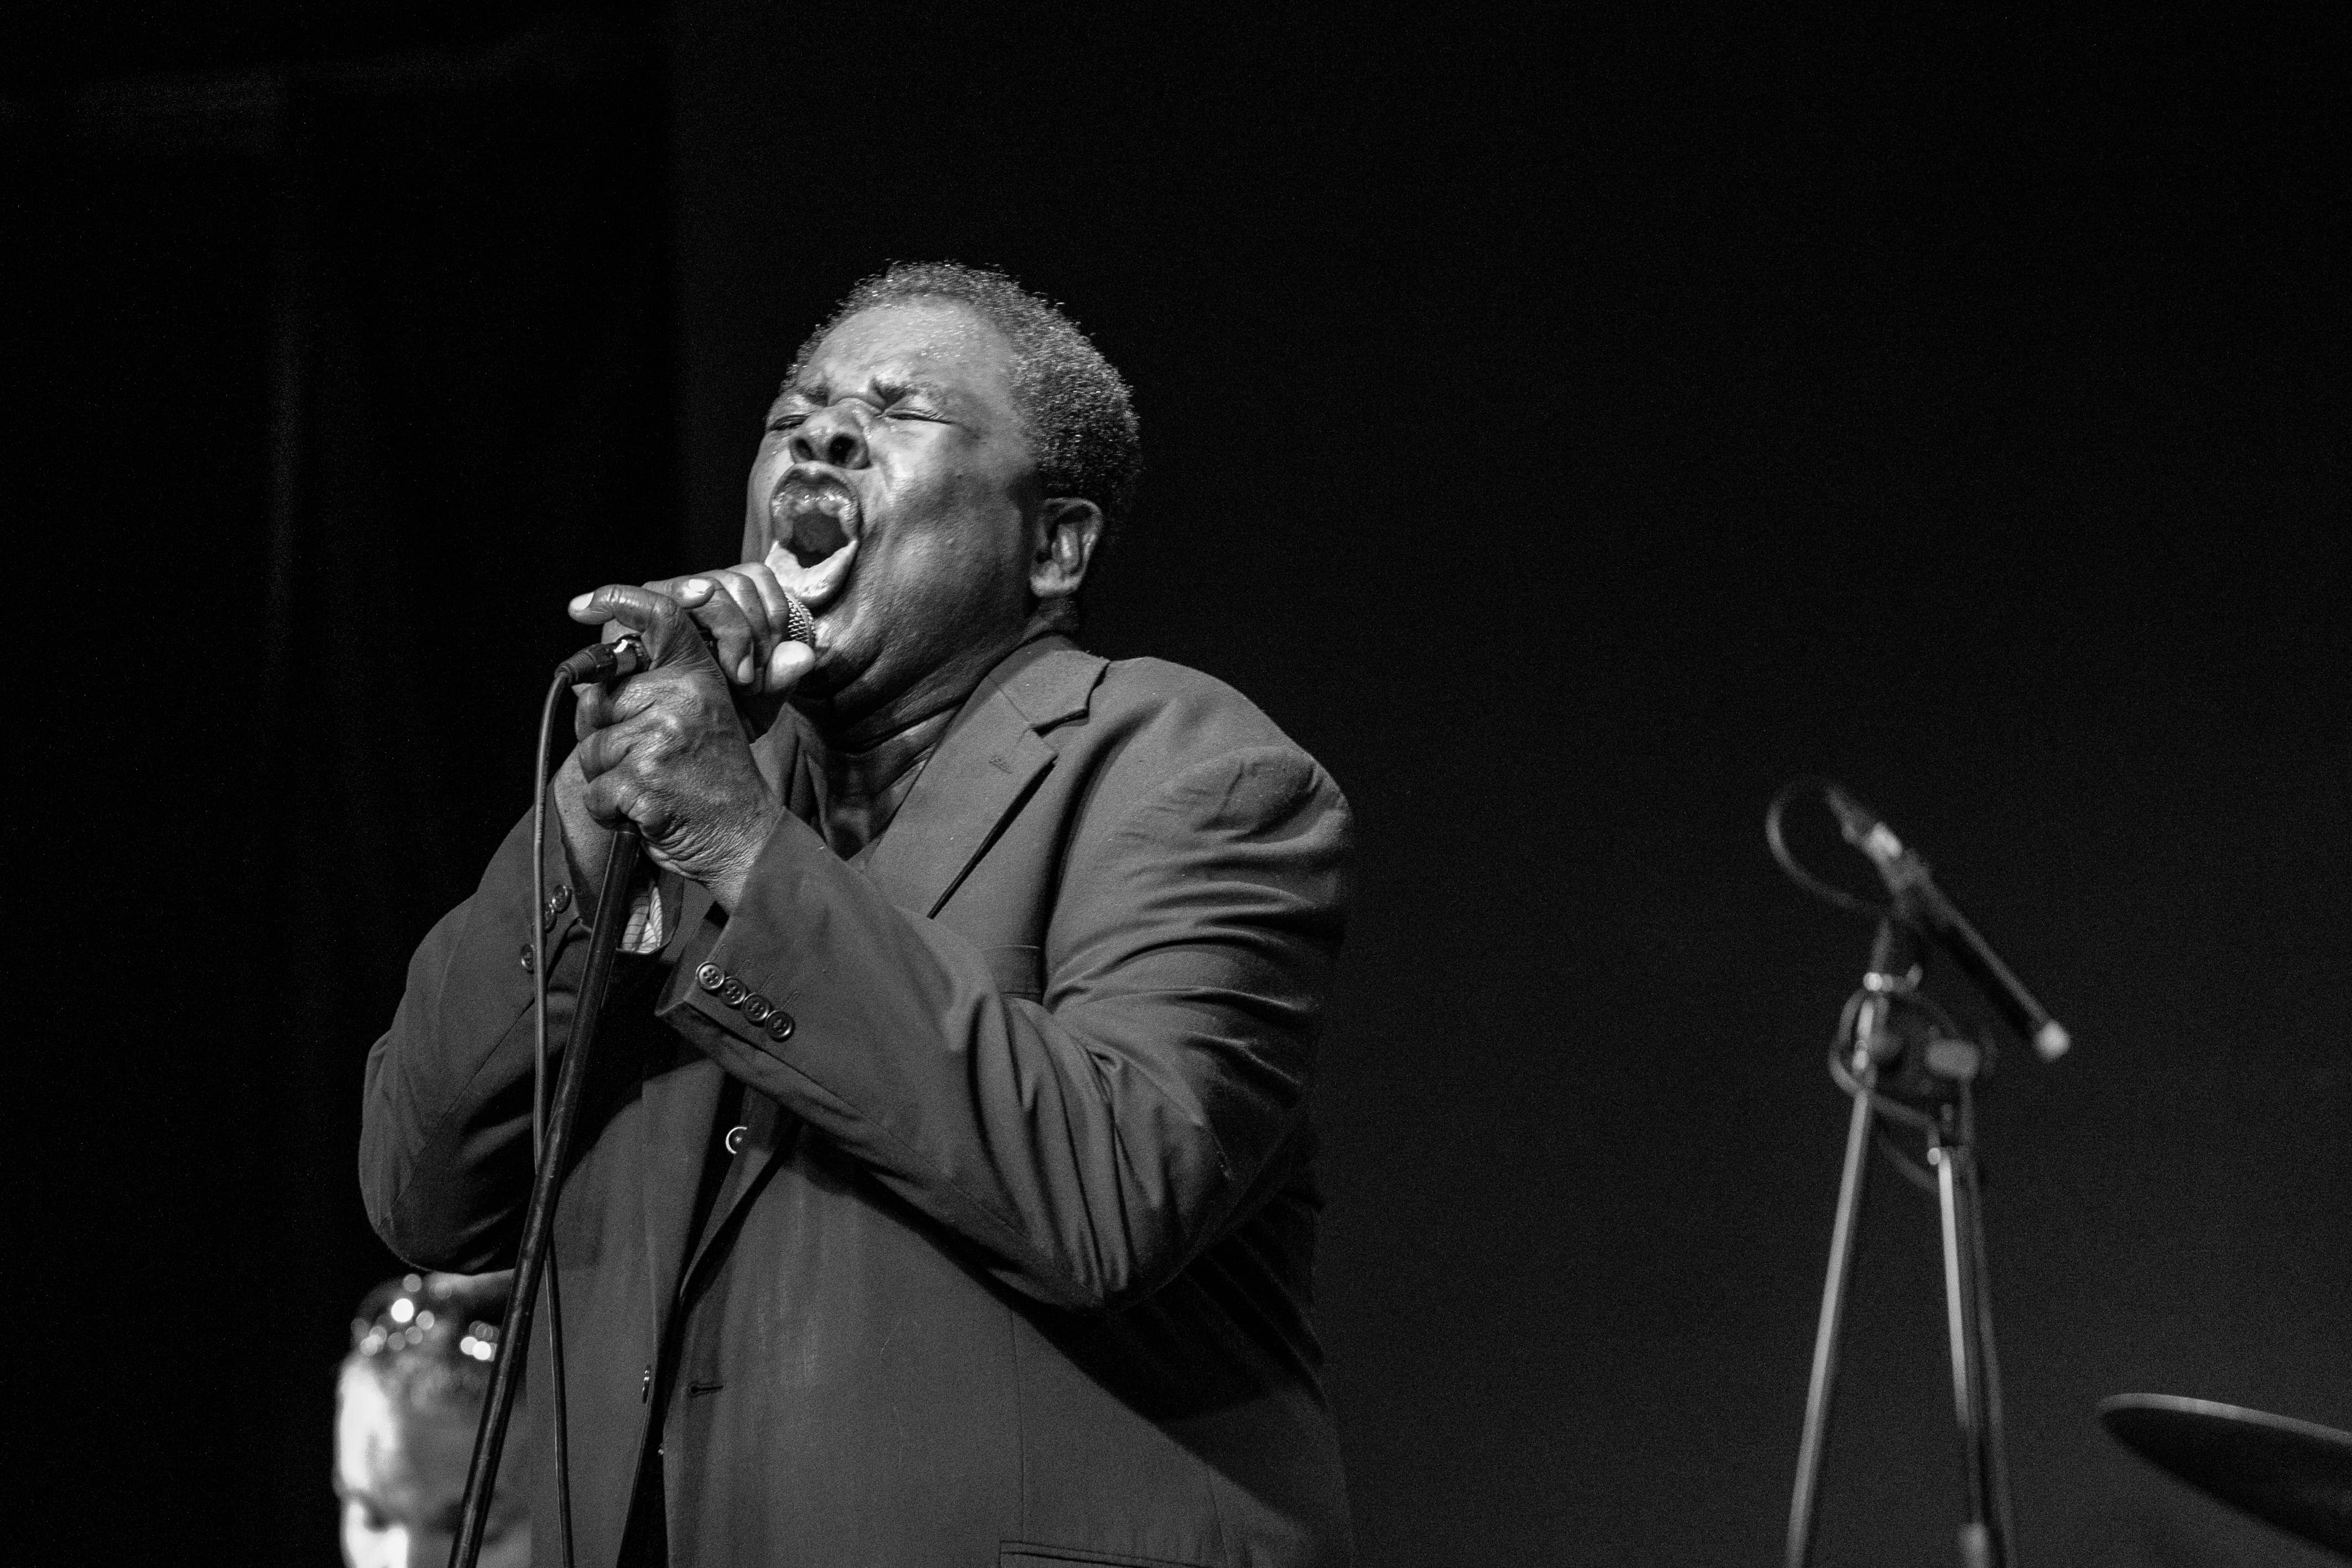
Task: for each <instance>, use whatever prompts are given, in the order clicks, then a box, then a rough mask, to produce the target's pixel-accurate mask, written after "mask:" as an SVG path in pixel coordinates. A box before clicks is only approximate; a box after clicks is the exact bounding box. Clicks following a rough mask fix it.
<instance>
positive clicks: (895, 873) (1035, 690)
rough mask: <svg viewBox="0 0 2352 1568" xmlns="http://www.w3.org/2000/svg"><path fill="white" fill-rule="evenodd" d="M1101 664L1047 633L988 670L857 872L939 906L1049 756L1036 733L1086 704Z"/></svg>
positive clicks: (920, 910) (895, 899) (908, 902)
mask: <svg viewBox="0 0 2352 1568" xmlns="http://www.w3.org/2000/svg"><path fill="white" fill-rule="evenodd" d="M1105 664H1106V661H1104V660H1102V659H1099V658H1097V657H1096V656H1095V655H1094V654H1092V653H1084V652H1081V651H1080V650H1079V649H1077V648H1076V647H1075V646H1073V645H1072V644H1071V643H1070V641H1069V639H1067V638H1066V637H1062V636H1059V635H1052V636H1045V637H1040V638H1038V639H1036V640H1035V641H1034V642H1030V643H1024V644H1022V646H1020V647H1019V648H1016V649H1015V650H1013V653H1011V654H1010V655H1008V656H1007V657H1006V658H1005V660H1004V662H1003V664H999V665H997V667H996V668H995V669H993V670H992V671H991V672H989V674H988V677H987V679H985V680H983V681H982V682H981V683H980V685H979V688H978V689H977V690H975V691H974V692H973V693H972V694H971V696H970V697H969V698H967V699H966V700H965V702H964V705H963V711H962V712H961V713H959V714H958V715H957V716H956V719H955V723H954V724H953V725H951V726H950V727H949V728H948V732H947V734H946V735H945V736H943V737H940V748H939V750H937V751H936V752H934V753H932V754H931V759H930V760H929V762H926V763H925V764H924V765H923V771H922V774H921V776H920V777H919V778H918V779H916V780H915V787H914V789H912V790H911V791H910V792H909V793H908V796H907V800H906V802H905V803H904V804H903V805H901V806H900V807H899V808H898V816H897V817H896V818H895V819H893V820H892V821H891V823H890V826H889V829H888V831H886V832H884V833H883V835H882V837H881V838H880V840H879V841H877V842H876V844H875V845H874V849H873V852H872V853H871V854H869V855H868V856H867V857H866V863H865V871H866V875H867V877H869V878H870V879H872V881H873V883H874V884H875V885H876V886H877V887H878V888H880V889H881V890H882V892H883V894H885V896H887V898H888V899H889V900H890V902H891V903H893V904H897V905H898V907H899V908H901V909H905V910H910V911H913V912H915V913H917V914H920V915H937V914H938V913H939V912H940V905H942V904H945V903H947V901H948V898H949V895H950V894H953V893H954V892H955V890H956V887H957V884H959V883H961V882H962V881H963V878H964V873H966V872H968V871H970V870H971V866H972V862H975V861H977V860H978V859H979V858H980V856H981V854H982V852H984V851H985V850H986V849H987V848H988V846H989V845H990V844H991V843H993V842H994V841H995V840H996V835H997V833H998V831H1000V830H1002V828H1003V825H1004V822H1005V821H1006V819H1007V818H1009V817H1010V816H1011V815H1012V814H1013V811H1014V810H1016V809H1017V808H1018V807H1019V806H1020V804H1021V802H1022V801H1023V800H1026V799H1027V798H1028V795H1029V791H1030V790H1031V789H1034V787H1035V785H1036V782H1037V779H1038V776H1039V775H1041V774H1042V773H1044V772H1045V769H1046V768H1047V767H1048V766H1050V765H1051V764H1052V762H1053V760H1054V748H1053V747H1052V746H1051V745H1049V744H1048V743H1047V742H1046V741H1045V739H1044V738H1043V737H1041V736H1040V735H1039V733H1038V732H1039V731H1041V730H1044V729H1048V728H1050V727H1053V726H1055V725H1057V724H1059V723H1061V722H1062V721H1063V720H1065V719H1068V718H1073V717H1076V716H1077V715H1080V714H1083V713H1085V712H1086V711H1087V699H1088V697H1089V696H1090V695H1092V694H1093V692H1094V688H1095V683H1096V682H1097V681H1099V680H1100V679H1101V678H1102V673H1103V669H1104V667H1105Z"/></svg>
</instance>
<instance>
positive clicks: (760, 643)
mask: <svg viewBox="0 0 2352 1568" xmlns="http://www.w3.org/2000/svg"><path fill="white" fill-rule="evenodd" d="M646 587H647V588H648V589H650V590H652V591H654V592H656V593H661V594H667V595H668V596H669V597H670V598H672V599H675V600H677V602H678V604H679V605H680V607H681V608H683V609H685V610H686V611H688V612H689V613H691V614H692V615H693V617H694V619H695V622H696V623H697V624H698V625H699V626H700V627H701V628H702V629H703V631H704V632H706V633H707V634H709V638H710V640H711V643H712V646H713V647H714V648H715V649H716V651H717V653H718V662H719V670H720V672H721V673H722V674H725V675H726V677H727V678H728V680H729V681H730V682H732V683H733V684H734V685H737V686H740V687H741V688H742V689H743V691H744V692H745V693H747V694H749V695H753V696H761V697H779V696H782V695H783V693H784V692H786V691H787V690H789V689H790V688H791V686H792V684H793V682H794V681H796V680H798V679H800V677H801V674H802V673H803V671H805V670H806V669H807V667H808V666H807V664H806V662H805V661H804V660H803V659H802V658H800V656H799V655H796V654H792V653H790V650H792V649H793V648H794V647H796V646H798V644H796V643H793V642H791V641H790V640H789V639H788V637H787V636H786V634H785V633H786V631H787V629H788V628H789V627H790V626H791V624H792V616H791V612H790V610H789V607H788V606H789V601H788V599H787V597H786V595H785V593H784V590H783V587H782V584H780V583H778V582H777V581H776V574H775V573H774V572H772V571H770V570H768V569H767V568H766V567H765V566H763V565H761V563H760V562H758V561H746V562H745V563H744V564H743V565H741V566H730V567H726V568H723V569H721V570H718V571H698V572H693V573H690V574H688V576H685V577H669V578H664V579H663V580H660V581H659V582H648V583H646ZM575 602H576V601H575Z"/></svg>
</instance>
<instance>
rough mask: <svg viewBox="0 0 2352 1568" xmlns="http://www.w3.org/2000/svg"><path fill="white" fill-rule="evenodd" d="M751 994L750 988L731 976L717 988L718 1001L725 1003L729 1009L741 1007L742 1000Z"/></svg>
mask: <svg viewBox="0 0 2352 1568" xmlns="http://www.w3.org/2000/svg"><path fill="white" fill-rule="evenodd" d="M750 995H751V987H749V986H747V985H745V984H744V983H743V982H742V981H740V980H739V979H737V978H736V977H734V976H732V975H730V976H728V977H727V978H726V980H725V981H724V982H723V983H722V984H721V985H720V986H719V1000H720V1001H722V1002H725V1003H726V1004H727V1005H728V1006H729V1007H730V1008H740V1007H741V1006H742V1005H743V998H745V997H748V996H750Z"/></svg>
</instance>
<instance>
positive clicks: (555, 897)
mask: <svg viewBox="0 0 2352 1568" xmlns="http://www.w3.org/2000/svg"><path fill="white" fill-rule="evenodd" d="M571 907H572V890H571V889H570V888H568V887H566V886H564V885H563V884H562V883H556V886H555V891H554V892H553V893H551V894H548V895H547V907H546V908H544V909H542V910H541V911H540V912H539V924H540V926H541V929H542V930H548V931H552V930H553V929H555V917H556V916H557V915H561V914H562V913H563V912H564V911H565V910H567V909H569V908H571Z"/></svg>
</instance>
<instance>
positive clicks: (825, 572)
mask: <svg viewBox="0 0 2352 1568" xmlns="http://www.w3.org/2000/svg"><path fill="white" fill-rule="evenodd" d="M803 548H804V547H803V534H802V532H801V531H800V530H797V529H796V530H794V537H793V543H792V544H790V545H782V544H775V545H770V546H769V547H768V561H767V566H768V570H770V571H772V572H773V573H775V574H776V581H777V583H778V584H779V585H780V586H781V587H782V589H783V591H785V592H786V593H789V594H791V595H792V596H793V598H794V599H797V600H799V601H801V602H802V603H803V604H805V605H807V606H808V608H809V612H810V613H811V614H813V615H821V614H823V613H824V607H825V606H826V605H828V604H830V603H832V602H833V601H835V599H837V598H839V597H840V595H841V590H842V585H843V584H844V583H845V582H847V581H848V580H849V565H850V562H852V561H853V560H856V559H857V541H856V539H847V540H845V541H844V542H843V543H842V544H841V545H840V546H839V548H837V549H835V550H834V551H833V552H832V553H830V554H829V555H826V556H825V557H824V559H821V560H818V561H816V562H815V563H814V565H810V566H803V565H802V564H801V562H800V552H801V550H802V549H803Z"/></svg>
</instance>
